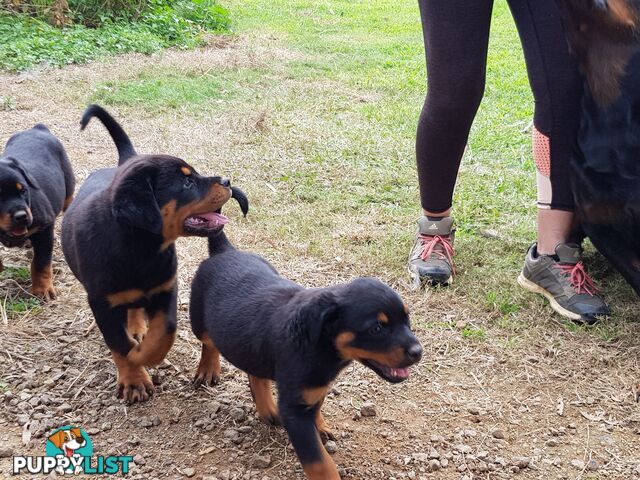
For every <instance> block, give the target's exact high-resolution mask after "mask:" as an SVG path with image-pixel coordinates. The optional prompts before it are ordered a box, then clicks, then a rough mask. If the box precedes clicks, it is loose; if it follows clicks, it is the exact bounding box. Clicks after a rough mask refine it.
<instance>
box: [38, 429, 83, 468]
mask: <svg viewBox="0 0 640 480" xmlns="http://www.w3.org/2000/svg"><path fill="white" fill-rule="evenodd" d="M46 454H47V456H48V457H57V456H64V457H68V458H72V459H74V460H76V462H75V465H76V466H75V467H71V471H72V472H73V473H79V472H81V471H82V466H80V465H79V463H80V462H79V461H80V460H82V459H84V457H91V456H92V455H93V445H92V443H91V439H89V436H88V435H87V434H86V433H85V432H84V431H83V430H82V429H81V428H78V427H62V428H59V429H58V430H56V431H55V432H53V433H52V434H51V435H49V437H48V438H47V445H46ZM65 472H66V470H65ZM58 473H62V472H58Z"/></svg>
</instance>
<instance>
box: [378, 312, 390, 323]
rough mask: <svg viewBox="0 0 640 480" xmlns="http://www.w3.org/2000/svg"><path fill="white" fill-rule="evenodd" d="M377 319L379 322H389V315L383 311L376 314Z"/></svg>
mask: <svg viewBox="0 0 640 480" xmlns="http://www.w3.org/2000/svg"><path fill="white" fill-rule="evenodd" d="M378 321H379V322H380V323H389V317H387V315H386V314H385V313H384V312H380V313H379V314H378Z"/></svg>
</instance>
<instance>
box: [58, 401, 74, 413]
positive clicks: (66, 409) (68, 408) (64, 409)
mask: <svg viewBox="0 0 640 480" xmlns="http://www.w3.org/2000/svg"><path fill="white" fill-rule="evenodd" d="M72 410H73V407H72V406H71V405H69V404H68V403H63V404H62V405H60V406H59V407H58V408H56V411H58V412H60V413H69V412H70V411H72Z"/></svg>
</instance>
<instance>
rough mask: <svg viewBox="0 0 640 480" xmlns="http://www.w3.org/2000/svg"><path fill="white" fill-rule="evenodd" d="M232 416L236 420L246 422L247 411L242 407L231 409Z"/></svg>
mask: <svg viewBox="0 0 640 480" xmlns="http://www.w3.org/2000/svg"><path fill="white" fill-rule="evenodd" d="M231 418H232V419H233V420H235V421H236V422H244V421H245V420H246V419H247V413H246V412H245V411H244V410H243V409H242V408H234V409H233V410H231Z"/></svg>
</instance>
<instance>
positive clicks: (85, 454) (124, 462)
mask: <svg viewBox="0 0 640 480" xmlns="http://www.w3.org/2000/svg"><path fill="white" fill-rule="evenodd" d="M132 461H133V456H130V455H120V456H113V455H112V456H108V457H104V456H94V455H93V443H92V442H91V438H89V435H87V433H86V432H85V431H84V430H82V429H81V428H78V427H72V426H67V427H62V428H59V429H57V430H55V431H54V432H53V433H52V434H51V435H49V437H47V441H46V445H45V455H43V456H14V457H13V470H12V473H13V474H14V475H18V474H27V473H29V474H44V475H48V474H50V473H51V472H56V473H57V474H58V475H78V474H83V475H115V474H122V475H125V474H127V473H129V464H130V463H131V462H132Z"/></svg>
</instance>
